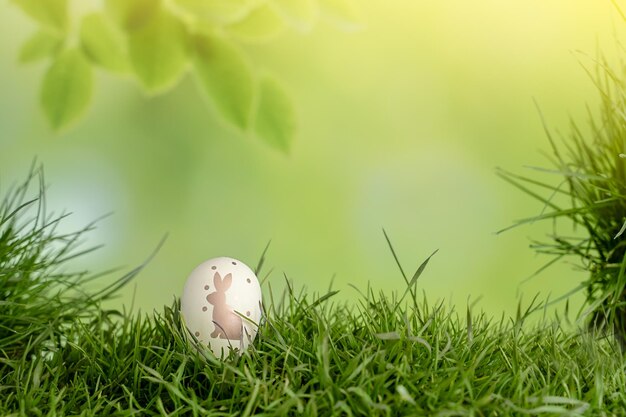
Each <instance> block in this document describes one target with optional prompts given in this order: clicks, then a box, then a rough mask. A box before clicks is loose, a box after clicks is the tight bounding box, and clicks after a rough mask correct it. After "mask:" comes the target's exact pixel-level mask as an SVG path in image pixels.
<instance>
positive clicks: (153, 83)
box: [12, 0, 360, 152]
mask: <svg viewBox="0 0 626 417" xmlns="http://www.w3.org/2000/svg"><path fill="white" fill-rule="evenodd" d="M12 2H13V3H14V4H15V5H17V6H18V7H19V8H21V9H22V11H24V12H25V13H26V14H27V15H28V16H29V17H30V18H32V19H33V20H34V21H35V22H36V23H37V26H38V27H37V29H36V31H35V32H34V33H33V34H32V36H31V37H30V38H29V39H27V40H26V41H25V42H24V44H23V45H22V48H21V50H20V52H19V60H20V62H22V63H33V62H40V61H44V60H47V61H49V65H48V67H47V69H46V72H45V74H44V76H43V81H42V84H41V90H40V100H41V105H42V108H43V111H44V114H45V115H46V117H47V119H48V121H49V122H50V124H51V126H52V128H53V129H55V130H57V131H59V130H62V129H66V128H68V127H70V126H71V125H73V124H74V123H75V122H77V121H78V120H79V119H80V118H81V117H82V116H83V115H84V114H85V112H86V110H87V109H88V107H89V105H90V103H91V99H92V95H93V91H94V77H93V72H94V68H98V69H100V70H103V71H107V72H109V73H112V74H114V75H116V76H119V77H126V76H131V77H133V78H135V79H136V80H137V81H138V83H139V84H140V86H141V87H142V88H143V90H144V91H145V92H146V93H148V95H151V96H153V95H158V94H162V93H164V92H166V91H169V90H171V89H172V88H174V87H175V86H176V85H178V84H179V83H180V81H181V80H182V78H183V77H185V76H186V75H187V74H188V73H192V74H193V75H194V76H195V78H196V80H197V85H198V90H199V91H201V93H202V94H204V95H205V96H206V97H207V98H208V99H209V102H210V103H211V107H212V108H213V111H215V112H216V113H217V114H218V115H219V116H220V117H221V118H222V119H223V120H224V121H225V122H226V123H227V124H229V125H231V126H233V127H234V128H236V129H237V130H239V131H240V132H252V133H253V134H254V135H255V136H257V137H258V138H260V139H262V140H263V141H265V142H266V143H267V144H268V145H270V146H272V147H274V148H276V149H278V150H280V151H282V152H288V151H289V149H290V146H291V143H292V142H293V139H294V136H295V134H296V112H295V109H294V105H293V102H292V100H291V98H290V96H289V94H288V93H287V92H286V89H285V88H284V87H283V86H282V84H281V83H280V82H279V81H278V80H277V79H276V78H275V77H273V76H271V75H269V74H267V73H266V72H264V71H256V70H255V69H254V66H253V65H252V64H251V62H250V61H249V59H248V57H247V56H246V55H245V54H244V53H243V52H242V50H241V48H240V46H239V45H240V44H255V43H261V42H268V41H271V40H272V39H274V38H275V37H276V36H278V35H280V34H282V33H283V32H285V31H286V30H288V29H290V28H291V29H294V30H297V31H299V32H306V31H309V30H311V28H312V27H313V26H314V25H315V24H316V22H317V21H318V20H319V19H320V18H326V19H327V20H329V21H331V22H334V23H335V24H337V25H338V26H339V27H341V28H345V29H352V28H355V27H357V26H358V25H359V22H360V14H359V8H358V5H357V2H356V0H103V2H102V3H101V5H100V6H99V7H97V8H96V9H95V11H92V12H90V13H88V14H86V15H82V16H76V17H75V16H74V13H71V6H72V3H71V1H70V0H12Z"/></svg>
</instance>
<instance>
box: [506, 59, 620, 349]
mask: <svg viewBox="0 0 626 417" xmlns="http://www.w3.org/2000/svg"><path fill="white" fill-rule="evenodd" d="M593 64H594V70H593V71H592V70H587V73H588V74H589V76H590V78H591V80H592V81H593V83H594V85H595V86H596V88H597V91H598V95H599V98H600V108H599V111H598V115H594V114H592V111H591V110H590V109H588V113H589V116H588V120H589V121H588V129H586V130H583V129H582V128H581V127H580V126H579V124H578V123H576V122H575V121H573V120H572V121H571V125H570V133H569V135H568V136H567V137H565V138H563V139H562V140H560V141H558V142H557V139H556V138H554V137H553V136H552V135H551V133H550V131H549V129H548V128H547V127H546V124H545V121H544V127H545V132H546V135H547V137H548V140H549V142H550V145H551V148H552V154H551V155H549V156H548V159H549V160H550V163H551V164H552V167H553V168H551V169H545V168H536V167H532V170H533V171H535V172H539V173H541V174H543V175H544V178H548V179H541V180H537V179H535V178H530V177H528V176H521V175H517V174H513V173H511V172H507V171H505V170H499V171H498V174H499V175H500V176H501V177H502V178H504V179H505V180H506V181H508V182H509V183H511V184H512V185H513V186H515V187H517V188H518V189H520V190H522V191H523V192H525V193H527V194H528V195H530V196H531V197H532V198H534V199H536V200H538V201H540V202H541V203H542V205H543V209H542V211H541V212H540V213H539V214H538V215H536V216H533V217H530V218H528V219H524V220H521V221H519V222H517V224H515V225H514V226H512V227H515V226H520V225H523V224H529V223H533V222H536V221H540V220H549V221H551V222H552V223H553V231H552V233H551V234H550V235H549V236H548V238H547V240H545V241H535V242H533V244H532V245H531V246H532V247H533V248H534V249H535V250H536V251H537V252H539V253H543V254H548V255H551V256H552V259H551V260H550V261H549V262H548V264H546V266H545V267H544V268H541V270H540V271H538V272H541V271H542V270H544V269H545V268H546V267H548V266H550V265H552V264H554V263H555V262H557V261H559V260H561V259H564V258H570V257H574V258H577V259H578V260H579V264H578V265H579V267H580V268H582V269H583V270H585V271H587V272H588V273H589V274H588V278H587V279H586V280H585V281H584V282H582V283H581V284H580V285H578V286H576V287H575V288H574V290H573V291H578V290H584V291H585V292H586V300H587V309H586V311H585V313H586V315H587V320H588V323H589V325H590V326H591V327H592V328H594V329H599V330H602V331H604V332H606V333H609V334H614V335H615V337H616V338H617V340H618V341H619V342H620V344H621V346H622V347H624V348H626V273H625V272H626V235H624V232H625V231H626V159H624V153H625V152H626V119H625V117H624V116H625V113H624V109H626V78H625V75H626V66H625V65H624V64H623V63H622V65H621V66H620V67H619V69H618V70H615V69H613V68H611V67H610V66H609V64H608V62H607V61H606V60H605V59H604V58H603V57H598V58H597V59H595V60H594V61H593ZM550 178H552V179H554V178H556V180H551V179H550ZM563 220H565V222H564V221H563ZM507 229H508V228H507Z"/></svg>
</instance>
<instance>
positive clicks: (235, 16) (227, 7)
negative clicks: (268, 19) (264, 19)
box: [174, 0, 259, 24]
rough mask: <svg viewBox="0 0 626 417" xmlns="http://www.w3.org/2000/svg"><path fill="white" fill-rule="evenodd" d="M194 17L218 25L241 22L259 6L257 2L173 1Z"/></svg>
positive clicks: (217, 0)
mask: <svg viewBox="0 0 626 417" xmlns="http://www.w3.org/2000/svg"><path fill="white" fill-rule="evenodd" d="M174 1H175V2H176V4H177V5H179V6H180V7H182V8H183V9H185V10H186V11H188V12H189V13H191V14H192V15H193V16H194V17H196V18H198V19H200V20H205V21H209V22H212V23H219V24H230V23H234V22H237V21H239V20H242V19H243V18H245V17H246V16H247V15H248V13H250V12H251V11H252V9H254V7H255V6H257V5H258V4H259V0H174Z"/></svg>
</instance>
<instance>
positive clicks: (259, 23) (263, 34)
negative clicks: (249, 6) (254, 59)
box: [228, 4, 285, 42]
mask: <svg viewBox="0 0 626 417" xmlns="http://www.w3.org/2000/svg"><path fill="white" fill-rule="evenodd" d="M284 30H285V22H284V21H283V19H281V18H280V16H278V15H277V14H276V12H275V11H274V9H273V8H272V7H271V6H270V5H268V4H264V5H263V6H261V7H258V8H256V9H254V10H253V11H252V12H250V14H248V16H246V17H245V18H244V19H243V20H241V21H239V22H237V23H234V24H233V25H231V26H228V32H229V33H230V34H232V35H233V36H234V37H236V38H237V39H238V40H240V41H243V42H267V41H269V40H271V39H273V38H275V37H276V36H278V35H280V34H281V33H282V32H283V31H284Z"/></svg>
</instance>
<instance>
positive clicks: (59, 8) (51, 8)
mask: <svg viewBox="0 0 626 417" xmlns="http://www.w3.org/2000/svg"><path fill="white" fill-rule="evenodd" d="M12 1H13V3H14V4H15V5H17V6H19V7H20V8H21V9H22V10H23V11H24V12H25V13H26V14H28V15H29V16H30V17H32V18H33V19H35V20H36V21H37V22H39V23H40V24H41V25H42V26H44V27H45V28H48V29H52V30H54V31H57V32H61V33H65V32H66V31H67V23H68V10H67V0H12Z"/></svg>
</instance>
